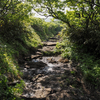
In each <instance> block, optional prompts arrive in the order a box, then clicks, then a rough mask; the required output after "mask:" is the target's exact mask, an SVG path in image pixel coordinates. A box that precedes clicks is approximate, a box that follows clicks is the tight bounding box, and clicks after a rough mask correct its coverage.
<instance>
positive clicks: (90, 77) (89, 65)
mask: <svg viewBox="0 0 100 100" xmlns="http://www.w3.org/2000/svg"><path fill="white" fill-rule="evenodd" d="M77 48H79V47H77V45H76V44H74V43H71V42H70V40H69V37H68V36H67V37H66V36H64V37H63V41H61V42H60V43H57V45H56V51H59V52H61V55H62V57H63V58H68V59H70V60H73V61H74V62H75V63H78V65H77V66H76V68H78V69H80V70H81V72H82V74H83V79H84V82H87V83H88V82H89V83H91V84H92V85H93V86H94V87H95V88H96V89H97V88H100V86H99V84H100V59H99V58H97V57H96V56H95V55H91V54H89V53H83V52H80V50H79V49H77Z"/></svg>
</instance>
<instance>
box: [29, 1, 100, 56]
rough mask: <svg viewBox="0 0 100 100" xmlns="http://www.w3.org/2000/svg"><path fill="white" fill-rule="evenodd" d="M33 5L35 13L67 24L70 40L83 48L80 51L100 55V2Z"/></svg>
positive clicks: (41, 3)
mask: <svg viewBox="0 0 100 100" xmlns="http://www.w3.org/2000/svg"><path fill="white" fill-rule="evenodd" d="M30 1H31V0H30ZM32 1H33V0H32ZM33 3H34V4H35V5H33V8H34V9H35V11H37V12H40V13H41V12H42V13H44V15H45V16H53V17H54V18H56V19H60V20H61V21H63V22H65V23H66V24H67V25H68V27H69V29H68V30H69V32H68V35H69V37H70V40H71V41H72V42H74V43H75V44H76V45H77V47H79V46H81V47H82V48H79V49H82V51H85V52H91V53H92V54H100V50H99V48H100V39H99V34H100V21H99V20H100V1H99V0H51V1H50V0H34V2H33ZM67 8H68V10H67ZM69 9H70V10H69Z"/></svg>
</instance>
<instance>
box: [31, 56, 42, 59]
mask: <svg viewBox="0 0 100 100" xmlns="http://www.w3.org/2000/svg"><path fill="white" fill-rule="evenodd" d="M39 57H41V55H31V59H37V58H39Z"/></svg>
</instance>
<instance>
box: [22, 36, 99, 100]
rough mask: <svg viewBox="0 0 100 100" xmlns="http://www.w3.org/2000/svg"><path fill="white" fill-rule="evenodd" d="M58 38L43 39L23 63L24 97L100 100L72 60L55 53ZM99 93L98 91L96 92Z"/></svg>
mask: <svg viewBox="0 0 100 100" xmlns="http://www.w3.org/2000/svg"><path fill="white" fill-rule="evenodd" d="M57 41H58V39H57V38H50V41H48V42H43V47H42V48H39V49H38V50H37V51H36V53H35V54H34V53H33V54H31V55H30V56H28V57H25V59H24V63H23V64H20V67H21V71H22V72H23V80H24V81H25V88H24V91H23V94H22V95H21V98H23V99H24V100H99V99H95V96H94V92H92V93H91V92H90V90H89V89H88V88H87V87H88V86H87V87H86V85H85V84H84V82H83V79H82V75H81V73H80V72H79V71H78V69H77V68H76V66H77V64H75V63H74V64H73V61H70V60H68V59H63V58H62V57H61V55H60V54H54V53H53V51H54V49H55V47H56V42H57ZM96 94H97V93H95V95H96Z"/></svg>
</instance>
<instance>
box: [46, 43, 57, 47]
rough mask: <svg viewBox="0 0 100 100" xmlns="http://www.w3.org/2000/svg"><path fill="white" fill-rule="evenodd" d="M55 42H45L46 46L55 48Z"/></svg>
mask: <svg viewBox="0 0 100 100" xmlns="http://www.w3.org/2000/svg"><path fill="white" fill-rule="evenodd" d="M56 44H57V43H56V42H47V46H56Z"/></svg>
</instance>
